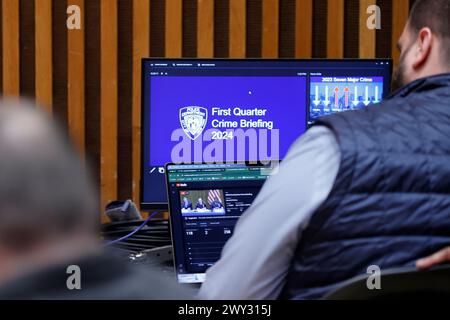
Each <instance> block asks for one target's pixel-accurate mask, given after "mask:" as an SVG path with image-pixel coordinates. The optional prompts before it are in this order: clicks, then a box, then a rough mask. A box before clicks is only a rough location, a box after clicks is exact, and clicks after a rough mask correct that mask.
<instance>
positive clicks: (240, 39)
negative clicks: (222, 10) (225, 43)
mask: <svg viewBox="0 0 450 320" xmlns="http://www.w3.org/2000/svg"><path fill="white" fill-rule="evenodd" d="M245 25H246V7H245V0H230V35H229V36H230V40H229V41H230V58H245V45H246V44H245V40H246V39H245Z"/></svg>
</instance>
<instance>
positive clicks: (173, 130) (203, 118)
mask: <svg viewBox="0 0 450 320" xmlns="http://www.w3.org/2000/svg"><path fill="white" fill-rule="evenodd" d="M390 75H391V60H389V59H386V60H314V59H313V60H284V59H278V60H266V59H243V60H239V59H223V60H221V59H202V60H195V59H194V60H186V59H143V63H142V129H141V130H142V131H141V139H142V152H141V156H142V158H141V160H142V161H141V206H142V208H143V209H144V210H146V209H147V210H150V209H166V208H167V194H166V187H165V183H164V170H165V169H164V165H165V164H166V163H169V162H170V163H193V162H195V163H203V162H207V163H221V162H227V163H229V162H233V161H248V160H255V161H256V160H260V161H263V160H270V159H277V160H278V159H282V158H283V157H284V156H285V154H286V152H287V151H288V149H289V147H290V145H291V144H292V143H293V142H294V140H295V139H297V138H298V137H299V136H300V135H302V134H303V133H304V132H305V131H306V130H307V128H308V125H310V124H311V123H313V122H314V121H315V120H316V119H317V118H319V117H321V116H325V115H327V114H330V113H333V112H337V111H344V110H350V109H355V108H362V107H365V106H366V105H369V104H373V103H376V102H378V101H380V100H381V99H382V98H383V97H385V96H386V95H387V93H388V92H389V86H390Z"/></svg>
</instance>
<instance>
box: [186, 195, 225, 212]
mask: <svg viewBox="0 0 450 320" xmlns="http://www.w3.org/2000/svg"><path fill="white" fill-rule="evenodd" d="M180 204H181V214H182V215H183V216H200V215H211V214H214V215H224V214H225V204H224V196H223V190H220V189H209V190H183V191H180Z"/></svg>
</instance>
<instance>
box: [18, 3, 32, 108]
mask: <svg viewBox="0 0 450 320" xmlns="http://www.w3.org/2000/svg"><path fill="white" fill-rule="evenodd" d="M34 12H35V10H34V1H32V0H20V2H19V44H20V47H19V52H20V53H19V56H20V62H19V67H20V75H19V78H20V96H21V97H26V98H27V99H29V100H31V101H32V100H34V98H35V96H36V86H35V70H36V65H35V56H36V53H35V20H34Z"/></svg>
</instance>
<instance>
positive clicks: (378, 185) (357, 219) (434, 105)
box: [280, 74, 450, 299]
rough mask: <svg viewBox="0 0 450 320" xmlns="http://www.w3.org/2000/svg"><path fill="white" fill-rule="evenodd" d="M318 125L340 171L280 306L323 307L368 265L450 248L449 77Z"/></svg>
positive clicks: (301, 247) (409, 260) (395, 263)
mask: <svg viewBox="0 0 450 320" xmlns="http://www.w3.org/2000/svg"><path fill="white" fill-rule="evenodd" d="M317 124H318V125H324V126H327V127H328V128H330V129H331V130H332V131H333V133H334V134H335V136H336V138H337V141H338V143H339V146H340V149H341V153H342V158H341V163H340V168H339V171H338V174H337V178H336V181H335V183H334V186H333V188H332V191H331V193H330V195H329V196H328V198H327V200H326V201H325V202H324V203H323V205H322V206H321V207H320V208H319V209H318V210H317V211H316V212H315V213H314V215H313V217H312V219H311V221H310V223H309V226H308V227H307V228H306V229H305V230H303V231H302V232H301V233H300V241H299V243H298V246H297V249H296V251H295V254H294V258H293V260H292V264H291V269H290V271H289V274H288V276H287V279H286V284H285V287H284V289H283V291H282V294H281V296H280V297H281V298H288V299H314V298H320V297H321V296H323V295H324V294H325V293H327V292H328V291H329V290H331V289H334V288H335V287H336V286H337V285H338V284H339V283H340V282H342V281H345V280H348V279H349V278H351V277H353V276H356V275H359V274H364V273H366V272H367V267H369V266H370V265H378V266H379V267H380V268H382V269H387V268H392V267H401V266H412V265H414V263H415V261H416V259H418V258H421V257H423V256H426V255H428V254H430V253H433V252H434V251H437V250H438V249H440V248H442V247H444V246H447V245H450V74H443V75H438V76H434V77H429V78H425V79H420V80H416V81H414V82H412V83H411V84H409V85H408V86H406V87H403V88H402V89H400V90H399V91H397V92H396V93H394V94H393V95H392V96H391V97H390V98H388V99H386V100H385V101H383V102H382V103H381V104H379V105H373V106H370V107H368V108H365V109H362V110H357V111H350V112H344V113H340V114H335V115H332V116H329V117H325V118H323V119H322V120H320V121H319V122H318V123H317Z"/></svg>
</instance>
